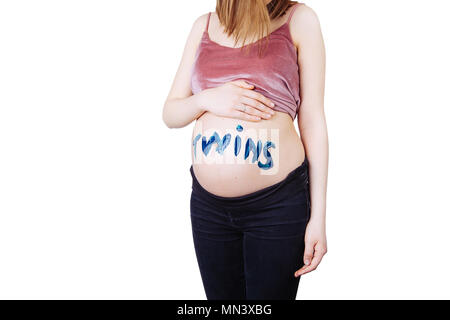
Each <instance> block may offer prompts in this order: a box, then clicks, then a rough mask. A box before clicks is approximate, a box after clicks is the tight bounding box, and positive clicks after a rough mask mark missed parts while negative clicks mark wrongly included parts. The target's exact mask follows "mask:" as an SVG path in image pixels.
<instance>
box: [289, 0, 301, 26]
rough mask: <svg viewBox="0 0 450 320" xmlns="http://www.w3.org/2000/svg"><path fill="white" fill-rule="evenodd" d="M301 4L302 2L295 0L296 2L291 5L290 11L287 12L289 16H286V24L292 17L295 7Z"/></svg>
mask: <svg viewBox="0 0 450 320" xmlns="http://www.w3.org/2000/svg"><path fill="white" fill-rule="evenodd" d="M301 4H303V3H301V2H297V3H296V4H294V5H293V6H292V8H291V12H289V17H288V19H287V22H286V23H287V24H289V22H290V21H291V18H292V15H293V14H294V11H295V9H297V7H298V6H299V5H301Z"/></svg>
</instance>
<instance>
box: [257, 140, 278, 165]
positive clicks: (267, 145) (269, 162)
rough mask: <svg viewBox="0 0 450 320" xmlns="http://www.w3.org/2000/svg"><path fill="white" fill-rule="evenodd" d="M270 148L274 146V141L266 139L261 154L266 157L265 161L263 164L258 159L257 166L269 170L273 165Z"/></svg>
mask: <svg viewBox="0 0 450 320" xmlns="http://www.w3.org/2000/svg"><path fill="white" fill-rule="evenodd" d="M270 148H275V143H273V142H272V141H267V142H266V143H265V144H264V149H263V155H264V157H265V158H266V159H267V162H266V163H265V164H263V163H262V162H261V161H258V167H260V168H261V169H264V170H269V169H270V168H272V167H273V161H272V155H271V154H270V152H269V149H270Z"/></svg>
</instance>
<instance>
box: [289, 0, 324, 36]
mask: <svg viewBox="0 0 450 320" xmlns="http://www.w3.org/2000/svg"><path fill="white" fill-rule="evenodd" d="M290 25H291V27H290V29H291V35H292V39H293V40H294V42H295V44H296V45H297V44H299V43H301V42H302V39H304V38H305V37H308V38H310V37H315V36H319V35H321V30H320V21H319V17H318V16H317V13H316V12H315V11H314V10H313V9H312V8H311V7H309V6H308V5H306V4H302V5H300V6H298V7H297V8H296V10H295V11H294V13H293V14H292V19H291V22H290Z"/></svg>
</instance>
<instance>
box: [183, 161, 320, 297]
mask: <svg viewBox="0 0 450 320" xmlns="http://www.w3.org/2000/svg"><path fill="white" fill-rule="evenodd" d="M190 171H191V175H192V178H193V182H192V194H191V223H192V234H193V240H194V247H195V252H196V257H197V261H198V265H199V268H200V274H201V277H202V282H203V287H204V289H205V293H206V296H207V299H208V300H222V299H223V300H230V299H232V300H244V299H246V300H254V299H274V300H295V298H296V295H297V289H298V284H299V280H300V278H295V277H294V273H295V271H296V270H298V269H299V268H301V267H302V266H303V253H304V247H305V244H304V234H305V229H306V225H307V223H308V221H309V218H310V210H311V209H310V195H309V179H308V160H307V159H306V158H305V161H304V162H303V163H302V165H301V166H299V167H297V168H296V169H295V170H293V171H292V172H291V173H289V175H288V176H287V177H286V178H285V179H284V180H283V181H281V182H279V183H276V184H274V185H272V186H269V187H267V188H264V189H261V190H259V191H256V192H254V193H251V194H248V195H244V196H240V197H220V196H217V195H214V194H212V193H210V192H208V191H207V190H205V189H204V188H203V187H202V186H201V185H200V184H199V182H198V181H197V179H196V177H195V175H194V172H193V169H192V166H191V168H190Z"/></svg>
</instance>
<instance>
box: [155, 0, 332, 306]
mask: <svg viewBox="0 0 450 320" xmlns="http://www.w3.org/2000/svg"><path fill="white" fill-rule="evenodd" d="M248 39H250V40H248ZM324 82H325V49H324V44H323V39H322V33H321V30H320V24H319V21H318V19H317V16H316V15H315V13H314V11H312V9H311V8H309V7H308V6H306V5H305V4H302V3H299V2H294V1H289V0H272V1H267V0H217V3H216V11H215V12H214V13H212V12H210V13H208V14H205V15H202V16H200V17H199V18H198V19H197V20H196V21H195V23H194V25H193V27H192V29H191V32H190V34H189V38H188V40H187V43H186V45H185V48H184V53H183V56H182V60H181V63H180V65H179V67H178V71H177V73H176V77H175V80H174V83H173V84H172V88H171V90H170V93H169V96H168V98H167V100H166V103H165V106H164V111H163V119H164V122H165V123H166V125H167V126H168V127H169V128H181V127H184V126H186V125H188V124H190V123H191V122H193V121H195V125H194V128H193V134H192V140H191V141H192V143H191V150H192V166H191V167H190V173H191V175H192V193H191V222H192V234H193V241H194V246H195V253H196V257H197V261H198V265H199V269H200V274H201V277H202V282H203V287H204V289H205V292H206V296H207V298H208V299H247V300H250V299H284V300H294V299H295V298H296V295H297V289H298V284H299V279H300V276H301V275H304V274H306V273H308V272H311V271H313V270H315V269H316V268H317V266H318V265H319V263H320V262H321V260H322V257H323V256H324V254H325V253H326V250H327V249H326V247H327V244H326V236H325V212H326V189H327V175H328V137H327V136H328V135H327V128H326V121H325V115H324ZM295 119H297V123H298V128H299V132H300V135H298V133H297V131H296V129H295V126H294V121H295Z"/></svg>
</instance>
